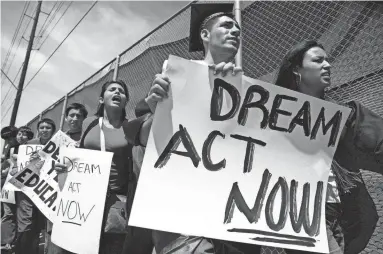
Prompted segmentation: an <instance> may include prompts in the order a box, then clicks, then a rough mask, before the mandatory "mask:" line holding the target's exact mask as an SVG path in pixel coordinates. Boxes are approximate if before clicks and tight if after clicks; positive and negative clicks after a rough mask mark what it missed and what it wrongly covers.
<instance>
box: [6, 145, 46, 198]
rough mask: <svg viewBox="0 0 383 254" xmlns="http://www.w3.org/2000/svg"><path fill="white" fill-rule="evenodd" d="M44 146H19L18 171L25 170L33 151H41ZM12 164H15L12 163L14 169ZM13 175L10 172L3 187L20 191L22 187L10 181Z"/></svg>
mask: <svg viewBox="0 0 383 254" xmlns="http://www.w3.org/2000/svg"><path fill="white" fill-rule="evenodd" d="M42 147H43V146H42V145H21V146H19V151H18V154H17V162H16V164H17V172H20V171H21V170H23V169H24V168H25V167H26V165H28V163H29V159H30V157H31V155H32V153H34V152H37V151H39V150H40V149H42ZM13 163H14V162H13ZM12 166H13V165H11V170H12ZM11 170H10V171H11ZM12 177H13V176H12V175H11V174H10V172H9V173H8V176H7V179H6V180H5V184H4V187H3V189H6V190H10V191H11V190H12V191H20V189H19V188H18V187H16V186H15V185H13V184H12V183H10V180H11V179H12Z"/></svg>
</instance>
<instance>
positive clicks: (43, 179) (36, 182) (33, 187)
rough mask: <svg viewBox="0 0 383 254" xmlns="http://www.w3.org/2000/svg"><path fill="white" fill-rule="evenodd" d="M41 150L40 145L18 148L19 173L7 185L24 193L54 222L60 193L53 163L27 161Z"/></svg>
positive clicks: (38, 160)
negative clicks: (32, 154) (33, 153)
mask: <svg viewBox="0 0 383 254" xmlns="http://www.w3.org/2000/svg"><path fill="white" fill-rule="evenodd" d="M41 148H42V146H41V145H22V146H20V147H19V155H18V159H17V162H18V165H19V167H18V168H19V169H20V171H19V172H18V173H17V174H15V175H14V176H13V177H12V178H11V179H10V180H9V183H10V184H12V185H13V186H15V188H17V189H18V190H21V191H22V192H24V194H25V195H27V196H28V197H29V198H30V199H31V200H32V202H33V203H34V204H35V205H36V207H37V208H39V209H40V211H41V212H42V213H43V214H44V216H45V217H47V218H48V219H49V220H50V221H52V222H54V219H55V217H56V215H55V214H56V213H55V211H56V206H57V198H58V195H59V192H60V189H59V185H58V178H57V174H56V171H55V161H53V160H52V159H50V158H48V159H46V160H40V159H35V160H33V161H29V160H30V155H31V153H32V152H35V151H39V150H40V149H41Z"/></svg>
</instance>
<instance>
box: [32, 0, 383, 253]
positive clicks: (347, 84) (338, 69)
mask: <svg viewBox="0 0 383 254" xmlns="http://www.w3.org/2000/svg"><path fill="white" fill-rule="evenodd" d="M241 9H242V39H243V40H242V43H243V69H244V73H245V75H247V76H250V77H253V78H257V79H261V80H264V81H269V82H273V80H274V78H275V71H276V69H277V68H278V65H279V64H280V62H281V60H282V57H283V56H284V54H285V53H286V52H287V50H288V49H290V48H291V47H292V46H293V45H294V44H296V43H298V42H300V41H302V40H303V39H316V40H318V41H320V42H321V43H322V44H323V45H324V47H325V48H326V51H327V52H328V53H329V56H330V60H331V64H332V67H333V68H332V86H331V87H330V89H329V90H328V91H327V93H326V96H327V98H331V99H333V100H335V101H338V102H347V101H350V100H357V101H359V102H361V103H362V104H364V105H365V106H366V107H368V108H370V109H371V110H373V111H375V112H376V113H377V114H379V115H380V116H383V5H382V4H381V3H379V2H338V1H335V2H329V1H325V2H313V1H307V2H295V1H288V2H287V1H257V2H242V3H241ZM189 22H190V7H189V6H187V7H185V8H184V9H182V10H180V12H178V13H177V14H176V15H174V16H173V17H171V18H170V19H169V20H168V21H167V22H165V23H164V24H162V25H161V26H160V27H158V28H157V29H156V30H154V31H153V32H151V33H150V34H148V35H147V36H146V37H145V38H143V39H142V40H140V41H139V42H137V43H136V44H135V45H133V46H132V47H131V48H129V49H128V50H127V51H125V52H123V53H122V54H121V55H120V56H119V58H118V61H117V60H116V61H111V62H110V63H109V64H107V65H106V66H105V67H104V68H102V69H101V70H100V71H98V72H97V73H96V74H95V75H93V76H92V77H91V78H90V79H88V80H87V81H85V82H84V83H83V84H81V85H80V86H79V87H77V88H76V89H74V90H73V91H72V92H70V93H69V94H68V95H67V99H66V98H65V97H64V98H62V99H61V100H60V101H59V102H57V103H55V104H54V105H53V106H51V107H50V108H49V109H47V110H46V111H44V112H43V113H42V114H41V116H42V117H49V118H52V119H53V120H54V121H55V122H56V123H57V125H58V126H59V125H60V121H62V108H63V106H65V104H66V103H71V102H80V103H83V104H85V105H86V107H87V109H88V110H89V112H91V113H93V112H95V111H96V107H97V102H98V97H99V92H100V86H101V85H102V84H103V83H104V82H105V81H107V80H111V79H112V78H113V77H114V76H115V77H116V78H117V79H122V80H124V81H125V82H126V83H127V85H128V87H129V91H130V101H129V103H128V105H127V108H126V111H127V114H128V117H129V118H132V117H134V107H135V105H136V103H137V102H138V101H139V100H140V99H142V98H143V97H144V96H145V95H146V94H147V92H148V90H149V88H150V86H151V83H152V81H153V79H154V75H155V74H157V73H159V72H161V67H162V63H163V61H164V60H165V59H167V58H168V56H169V54H173V55H177V56H180V57H183V58H186V59H201V58H202V52H197V53H189V52H188V36H189ZM38 120H39V117H36V118H35V119H33V120H32V121H31V122H29V123H28V125H29V126H31V127H32V128H33V129H35V128H36V123H37V121H38ZM64 129H66V126H64ZM363 177H364V179H365V181H366V185H367V187H368V189H369V191H370V194H371V196H372V197H373V199H374V202H375V204H376V206H377V209H378V213H379V216H380V220H379V222H378V224H377V227H376V230H375V231H376V232H375V233H374V236H373V238H372V239H371V240H370V243H369V245H368V246H367V248H366V249H365V250H364V252H365V253H383V177H382V176H381V175H378V174H375V173H372V172H369V171H363ZM283 252H284V251H283V250H281V249H276V248H263V253H283Z"/></svg>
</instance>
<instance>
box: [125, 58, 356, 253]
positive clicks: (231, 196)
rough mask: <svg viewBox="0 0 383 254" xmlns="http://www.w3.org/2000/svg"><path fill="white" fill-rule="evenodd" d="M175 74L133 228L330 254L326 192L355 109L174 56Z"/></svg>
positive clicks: (150, 148)
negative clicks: (341, 139) (339, 145)
mask: <svg viewBox="0 0 383 254" xmlns="http://www.w3.org/2000/svg"><path fill="white" fill-rule="evenodd" d="M166 74H167V75H168V76H169V78H170V80H171V82H172V86H171V90H170V96H169V97H170V98H169V99H168V100H164V101H163V102H162V103H160V104H159V105H158V107H157V109H156V114H155V118H154V121H153V126H152V130H151V133H150V137H149V141H148V144H147V148H146V154H145V157H144V162H143V167H142V171H141V173H140V179H139V182H138V187H137V190H136V194H135V198H134V204H133V208H132V212H131V215H130V219H129V224H130V225H132V226H137V227H144V228H151V229H156V230H162V231H169V232H177V233H181V234H186V235H195V236H204V237H209V238H216V239H222V240H228V241H236V242H243V243H249V244H259V245H267V246H276V247H283V248H289V249H298V250H306V251H312V252H321V253H328V243H327V234H326V224H325V201H326V200H325V199H326V189H325V188H324V187H325V186H326V185H327V179H328V176H329V170H330V166H331V162H332V158H333V155H334V153H335V150H336V146H337V143H338V140H339V136H340V133H341V130H342V128H343V126H344V124H345V121H346V119H347V117H348V114H349V113H350V110H349V109H347V108H345V107H341V106H338V105H335V104H332V103H328V102H325V101H323V100H320V99H317V98H313V97H310V96H306V95H304V94H301V93H297V92H294V91H290V90H287V89H284V88H281V87H277V86H275V85H272V84H269V83H265V82H262V81H259V80H254V79H250V78H248V77H245V76H241V75H237V76H232V75H231V74H228V75H227V77H222V76H221V75H220V76H214V75H213V74H212V73H211V71H209V69H208V67H207V66H205V65H201V64H199V63H195V62H191V61H188V60H185V59H182V58H178V57H174V56H170V58H169V63H168V70H167V73H166ZM150 207H156V211H155V213H153V211H152V209H149V208H150Z"/></svg>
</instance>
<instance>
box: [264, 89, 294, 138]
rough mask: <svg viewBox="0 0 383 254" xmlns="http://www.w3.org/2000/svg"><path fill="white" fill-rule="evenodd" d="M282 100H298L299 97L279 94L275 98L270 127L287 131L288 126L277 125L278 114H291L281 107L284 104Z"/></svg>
mask: <svg viewBox="0 0 383 254" xmlns="http://www.w3.org/2000/svg"><path fill="white" fill-rule="evenodd" d="M282 100H289V101H297V100H298V99H297V98H295V97H291V96H288V95H284V94H277V95H276V96H275V98H274V101H273V106H272V108H271V111H270V118H269V128H270V129H271V130H275V131H282V132H286V131H287V129H286V128H282V127H278V126H277V121H278V115H285V116H291V112H288V111H285V110H282V109H280V108H279V107H280V106H281V104H282Z"/></svg>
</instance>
